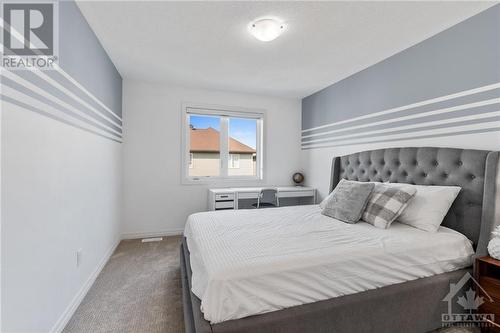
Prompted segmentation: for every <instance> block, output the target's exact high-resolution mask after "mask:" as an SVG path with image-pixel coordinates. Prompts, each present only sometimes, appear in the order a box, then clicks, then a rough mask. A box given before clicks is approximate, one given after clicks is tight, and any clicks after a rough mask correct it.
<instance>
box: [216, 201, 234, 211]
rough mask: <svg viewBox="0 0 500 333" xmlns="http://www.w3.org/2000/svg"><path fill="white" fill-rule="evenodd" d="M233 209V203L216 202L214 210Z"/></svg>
mask: <svg viewBox="0 0 500 333" xmlns="http://www.w3.org/2000/svg"><path fill="white" fill-rule="evenodd" d="M221 208H234V201H216V202H215V209H221Z"/></svg>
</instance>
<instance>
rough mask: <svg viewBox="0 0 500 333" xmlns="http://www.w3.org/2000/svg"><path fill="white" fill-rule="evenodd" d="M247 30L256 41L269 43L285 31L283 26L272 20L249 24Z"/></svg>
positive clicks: (265, 19)
mask: <svg viewBox="0 0 500 333" xmlns="http://www.w3.org/2000/svg"><path fill="white" fill-rule="evenodd" d="M249 29H250V33H251V34H252V35H253V36H254V37H255V38H257V39H258V40H260V41H262V42H270V41H272V40H274V39H276V38H278V37H279V35H281V33H282V32H283V31H284V30H285V24H284V23H281V22H279V21H277V20H275V19H272V18H263V19H259V20H256V21H253V22H252V23H250V25H249Z"/></svg>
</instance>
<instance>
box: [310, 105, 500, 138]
mask: <svg viewBox="0 0 500 333" xmlns="http://www.w3.org/2000/svg"><path fill="white" fill-rule="evenodd" d="M499 103H500V98H492V99H489V100H485V101H480V102H475V103H469V104H464V105H458V106H452V107H449V108H444V109H438V110H433V111H427V112H421V113H417V114H412V115H408V116H402V117H397V118H391V119H386V120H381V121H376V122H373V123H368V124H362V125H356V126H351V127H344V128H340V129H337V130H332V131H327V132H321V133H315V134H310V135H303V136H302V138H303V139H304V138H309V137H314V136H318V135H325V134H332V133H338V132H345V131H349V130H353V129H359V128H365V127H372V126H376V125H383V124H390V123H395V122H399V121H403V120H410V119H418V118H423V117H428V116H434V115H438V114H444V113H448V112H453V111H461V110H467V109H472V108H477V107H480V106H486V105H493V104H499Z"/></svg>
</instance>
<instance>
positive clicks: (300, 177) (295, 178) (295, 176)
mask: <svg viewBox="0 0 500 333" xmlns="http://www.w3.org/2000/svg"><path fill="white" fill-rule="evenodd" d="M292 179H293V182H294V183H295V184H297V185H300V184H301V183H302V182H303V181H304V175H303V174H301V173H300V172H296V173H294V174H293V176H292Z"/></svg>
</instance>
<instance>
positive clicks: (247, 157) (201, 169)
mask: <svg viewBox="0 0 500 333" xmlns="http://www.w3.org/2000/svg"><path fill="white" fill-rule="evenodd" d="M263 123H264V114H263V112H262V111H260V112H259V111H253V110H246V109H245V110H243V109H234V108H226V107H213V106H210V107H208V106H199V105H191V104H190V105H184V106H183V131H184V133H183V149H182V153H183V155H184V156H183V161H184V162H183V168H182V170H183V181H185V182H188V183H195V182H203V181H224V180H244V179H248V180H258V179H262V174H263V172H262V165H263V163H262V162H263V161H262V155H263V154H262V146H263V145H262V142H263V138H262V133H263V130H262V128H263Z"/></svg>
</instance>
